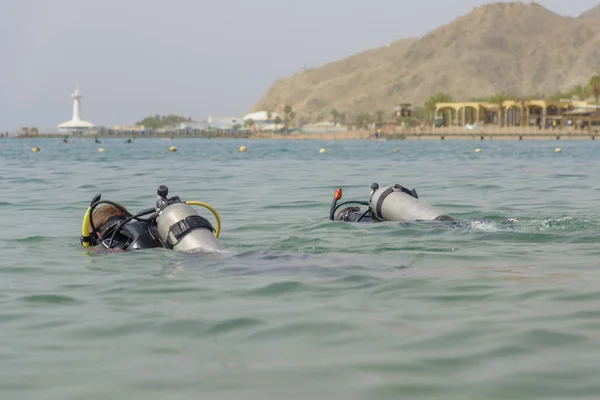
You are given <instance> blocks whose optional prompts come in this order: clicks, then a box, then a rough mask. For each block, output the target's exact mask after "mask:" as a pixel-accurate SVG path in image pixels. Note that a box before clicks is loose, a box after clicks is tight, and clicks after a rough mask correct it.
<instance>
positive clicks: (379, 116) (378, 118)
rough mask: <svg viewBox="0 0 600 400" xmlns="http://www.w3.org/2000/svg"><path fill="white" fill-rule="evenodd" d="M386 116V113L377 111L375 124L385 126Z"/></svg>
mask: <svg viewBox="0 0 600 400" xmlns="http://www.w3.org/2000/svg"><path fill="white" fill-rule="evenodd" d="M384 115H385V113H384V112H383V111H381V110H377V111H375V123H377V124H380V125H381V124H383V123H384V122H385V119H384Z"/></svg>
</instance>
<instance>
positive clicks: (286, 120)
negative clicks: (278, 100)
mask: <svg viewBox="0 0 600 400" xmlns="http://www.w3.org/2000/svg"><path fill="white" fill-rule="evenodd" d="M295 118H296V113H295V112H294V111H293V110H292V106H289V105H286V106H285V107H283V125H284V127H285V132H286V133H289V131H290V124H291V123H292V121H293V120H294V119H295Z"/></svg>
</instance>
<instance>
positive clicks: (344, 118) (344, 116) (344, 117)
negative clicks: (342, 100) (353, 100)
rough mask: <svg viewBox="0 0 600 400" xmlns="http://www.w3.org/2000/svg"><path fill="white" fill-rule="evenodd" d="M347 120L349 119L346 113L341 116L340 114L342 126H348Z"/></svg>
mask: <svg viewBox="0 0 600 400" xmlns="http://www.w3.org/2000/svg"><path fill="white" fill-rule="evenodd" d="M347 119H348V118H347V116H346V113H341V114H340V124H342V125H345V124H346V121H347Z"/></svg>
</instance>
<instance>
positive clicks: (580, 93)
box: [570, 85, 589, 101]
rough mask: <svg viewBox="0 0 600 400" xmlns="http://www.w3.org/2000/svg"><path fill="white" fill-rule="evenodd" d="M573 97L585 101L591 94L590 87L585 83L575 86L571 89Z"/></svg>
mask: <svg viewBox="0 0 600 400" xmlns="http://www.w3.org/2000/svg"><path fill="white" fill-rule="evenodd" d="M570 94H571V97H577V98H578V99H579V100H580V101H585V100H586V99H587V97H588V95H589V91H588V88H587V87H585V86H583V85H576V86H573V88H572V89H571V92H570Z"/></svg>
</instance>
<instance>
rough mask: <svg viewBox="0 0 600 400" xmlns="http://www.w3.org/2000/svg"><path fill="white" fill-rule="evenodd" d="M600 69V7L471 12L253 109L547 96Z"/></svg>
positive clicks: (281, 84)
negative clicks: (441, 95)
mask: <svg viewBox="0 0 600 400" xmlns="http://www.w3.org/2000/svg"><path fill="white" fill-rule="evenodd" d="M598 72H600V5H599V6H598V7H596V8H594V9H592V10H590V11H588V12H586V13H584V14H582V15H581V16H580V17H579V18H572V17H565V16H561V15H558V14H555V13H553V12H552V11H550V10H548V9H546V8H544V7H543V6H541V5H539V4H537V3H521V2H514V3H494V4H490V5H486V6H481V7H477V8H475V9H474V10H473V11H472V12H471V13H469V14H467V15H465V16H461V17H459V18H457V19H456V20H454V21H453V22H451V23H449V24H447V25H445V26H442V27H440V28H438V29H436V30H434V31H432V32H430V33H429V34H427V35H425V36H424V37H422V38H419V39H405V40H399V41H397V42H394V43H392V44H391V45H389V46H386V47H381V48H378V49H374V50H369V51H366V52H363V53H360V54H356V55H354V56H351V57H348V58H346V59H343V60H340V61H336V62H333V63H330V64H327V65H324V66H322V67H320V68H315V69H313V70H309V71H305V72H302V73H299V74H296V75H294V76H291V77H288V78H284V79H281V80H279V81H277V82H275V83H274V84H273V85H272V86H271V87H270V88H269V89H268V91H267V92H266V94H265V95H264V97H263V98H262V99H261V100H260V101H259V102H258V103H257V104H256V105H255V107H254V108H253V110H265V109H269V110H274V111H275V110H278V109H279V108H280V107H282V106H283V105H285V104H289V105H291V106H292V108H293V109H294V110H295V111H296V114H297V115H298V116H303V117H306V118H307V119H308V120H316V119H320V118H319V117H321V118H325V119H327V118H329V115H330V111H331V110H332V109H333V108H335V109H337V110H338V111H340V112H346V113H347V114H348V115H356V114H358V113H361V112H374V111H376V110H384V111H385V112H386V113H387V112H388V111H391V110H392V109H393V107H394V106H395V105H396V104H398V103H401V102H407V103H412V104H414V105H422V104H423V103H424V102H425V101H426V100H427V99H428V98H429V97H430V96H431V95H432V94H434V93H436V92H445V93H448V94H450V95H452V96H453V98H454V99H455V100H470V99H472V98H478V97H486V96H490V95H492V94H494V93H496V92H499V91H505V92H506V93H509V94H511V95H513V96H529V95H536V94H547V95H549V94H552V93H554V92H556V91H558V90H567V89H569V88H571V87H573V86H574V85H577V84H585V83H587V82H588V81H589V78H590V77H591V76H592V75H593V74H595V73H598Z"/></svg>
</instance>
